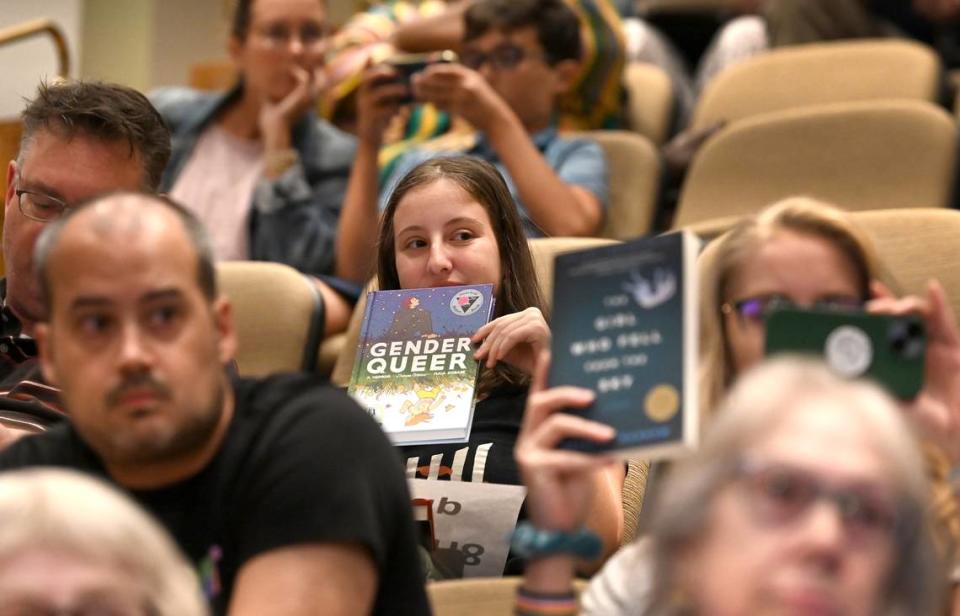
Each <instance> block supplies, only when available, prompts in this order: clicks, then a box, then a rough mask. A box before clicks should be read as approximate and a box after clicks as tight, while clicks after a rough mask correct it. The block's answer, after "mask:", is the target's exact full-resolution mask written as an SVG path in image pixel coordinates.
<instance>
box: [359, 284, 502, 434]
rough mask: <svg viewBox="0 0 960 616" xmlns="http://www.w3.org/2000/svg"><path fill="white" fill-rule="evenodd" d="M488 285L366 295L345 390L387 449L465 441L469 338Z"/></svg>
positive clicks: (487, 301) (481, 316)
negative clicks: (384, 439) (371, 420)
mask: <svg viewBox="0 0 960 616" xmlns="http://www.w3.org/2000/svg"><path fill="white" fill-rule="evenodd" d="M493 303H494V302H493V285H490V284H479V285H466V286H456V287H438V288H435V289H402V290H399V291H373V292H371V293H369V294H367V305H366V308H365V310H364V315H363V325H362V326H361V329H360V342H359V346H358V347H357V358H356V361H355V363H354V365H353V375H352V376H351V378H350V386H349V388H348V391H349V393H350V395H352V396H353V398H354V399H355V400H356V401H357V402H358V403H359V404H360V406H362V407H363V408H364V409H366V410H367V412H368V413H370V415H372V416H373V417H374V418H375V419H376V420H377V421H378V422H379V423H380V425H381V426H382V427H383V430H384V431H385V432H386V433H387V435H388V436H389V437H390V440H392V441H393V442H394V443H395V444H398V445H415V444H425V443H463V442H466V441H468V440H469V439H470V428H471V426H472V424H473V407H474V402H475V400H474V398H475V393H476V384H477V374H478V372H479V365H478V364H477V361H476V360H475V359H474V358H473V352H474V349H473V345H472V343H471V342H470V338H471V336H473V334H474V333H475V332H476V331H477V330H478V329H479V328H480V327H481V326H482V325H484V324H485V323H486V322H487V321H489V320H490V317H491V315H492V314H493Z"/></svg>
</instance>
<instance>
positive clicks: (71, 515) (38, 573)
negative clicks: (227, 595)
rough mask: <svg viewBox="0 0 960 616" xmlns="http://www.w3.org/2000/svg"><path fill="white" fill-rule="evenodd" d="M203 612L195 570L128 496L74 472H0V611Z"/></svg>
mask: <svg viewBox="0 0 960 616" xmlns="http://www.w3.org/2000/svg"><path fill="white" fill-rule="evenodd" d="M207 613H208V612H207V607H206V603H205V601H204V600H203V596H202V593H201V588H200V582H199V581H198V579H197V577H196V575H195V574H194V573H193V570H192V569H191V568H190V566H189V565H188V564H187V562H186V560H185V559H184V558H183V556H182V555H181V554H180V552H179V550H178V549H177V547H176V545H175V544H174V543H173V541H172V540H171V539H170V537H169V536H168V535H167V533H166V531H164V530H163V529H162V528H161V527H160V525H159V524H158V523H157V522H155V521H154V520H153V519H152V518H150V517H149V516H148V515H147V514H146V513H145V512H143V511H142V510H141V509H140V508H139V507H138V506H137V505H136V504H134V503H133V502H132V501H131V500H130V499H128V498H127V497H125V496H123V495H121V494H120V493H119V492H117V491H116V490H115V489H113V488H111V487H109V486H108V485H106V484H104V483H103V482H101V481H99V480H97V479H93V478H91V477H88V476H86V475H82V474H80V473H76V472H73V471H67V470H56V469H31V470H25V471H15V472H7V473H4V474H2V475H0V614H2V615H3V616H8V615H9V616H24V615H30V616H44V615H54V614H57V615H59V614H70V615H76V616H203V615H206V614H207Z"/></svg>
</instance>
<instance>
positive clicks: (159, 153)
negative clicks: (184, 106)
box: [18, 81, 170, 191]
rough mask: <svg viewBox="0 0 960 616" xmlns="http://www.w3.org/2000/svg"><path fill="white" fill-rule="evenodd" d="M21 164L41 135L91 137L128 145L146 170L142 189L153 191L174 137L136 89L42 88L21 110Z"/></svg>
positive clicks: (84, 84)
mask: <svg viewBox="0 0 960 616" xmlns="http://www.w3.org/2000/svg"><path fill="white" fill-rule="evenodd" d="M21 117H22V119H23V138H22V139H21V140H20V158H19V159H18V162H21V161H22V159H23V156H24V153H25V152H26V151H27V149H28V148H29V147H30V142H31V141H32V139H33V137H34V135H36V133H37V131H38V130H48V131H52V132H54V133H55V134H57V135H58V136H63V137H64V138H66V139H73V138H74V137H75V136H77V135H78V134H79V135H84V136H90V137H94V138H97V139H101V140H103V141H126V142H127V144H128V145H129V146H130V156H131V158H132V157H134V156H136V157H138V158H139V159H140V162H141V164H142V165H143V188H144V190H148V191H155V190H156V189H157V186H159V185H160V178H161V177H162V175H163V170H164V169H165V168H166V166H167V161H168V160H169V159H170V131H169V130H168V129H167V125H166V123H165V122H164V121H163V118H162V117H161V116H160V113H159V112H158V111H157V110H156V109H155V108H154V107H153V105H151V104H150V101H149V100H147V97H146V96H144V95H143V94H141V93H139V92H137V91H136V90H134V89H132V88H128V87H126V86H121V85H117V84H112V83H103V82H99V81H68V82H62V83H54V84H47V83H41V84H40V87H39V88H37V95H36V97H34V99H33V100H31V101H30V102H29V103H28V104H27V107H26V109H24V110H23V114H22V116H21Z"/></svg>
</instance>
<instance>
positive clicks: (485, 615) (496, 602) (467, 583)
mask: <svg viewBox="0 0 960 616" xmlns="http://www.w3.org/2000/svg"><path fill="white" fill-rule="evenodd" d="M521 579H522V578H519V577H504V578H475V579H471V580H445V581H443V582H431V583H429V584H427V596H428V597H429V598H430V605H431V607H432V608H433V613H434V616H504V615H505V614H513V607H514V597H515V596H516V592H517V586H519V585H520V582H521ZM573 584H574V590H575V591H577V592H582V591H583V589H584V588H586V585H587V583H586V581H584V580H574V583H573Z"/></svg>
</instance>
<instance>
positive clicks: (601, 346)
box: [549, 231, 699, 459]
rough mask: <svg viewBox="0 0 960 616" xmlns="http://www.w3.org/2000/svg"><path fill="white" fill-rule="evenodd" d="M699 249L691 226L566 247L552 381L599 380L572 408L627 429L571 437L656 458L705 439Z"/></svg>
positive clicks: (581, 445) (557, 281)
mask: <svg viewBox="0 0 960 616" xmlns="http://www.w3.org/2000/svg"><path fill="white" fill-rule="evenodd" d="M698 250H699V240H698V239H697V238H696V236H695V235H693V234H692V233H690V232H689V231H682V232H677V233H671V234H669V235H661V236H651V237H644V238H640V239H637V240H633V241H630V242H625V243H622V244H611V245H606V246H602V247H599V248H591V249H588V250H584V251H578V252H572V253H566V254H561V255H558V256H557V258H556V262H555V265H554V291H553V318H552V331H553V340H552V342H551V356H552V361H551V366H550V375H549V384H550V385H551V386H556V385H576V386H579V387H584V388H587V389H592V390H593V391H594V392H595V393H596V400H595V401H594V403H593V404H592V405H591V406H590V407H589V408H587V409H583V410H579V409H578V410H573V409H571V410H570V412H575V413H578V414H580V415H583V416H584V417H587V418H588V419H592V420H595V421H600V422H603V423H606V424H609V425H611V426H613V427H614V428H616V430H617V437H616V439H615V440H614V441H613V442H611V443H607V444H603V445H597V444H596V443H588V442H584V441H569V442H566V443H564V445H563V446H564V447H568V448H572V449H578V450H583V451H607V450H615V451H617V452H618V453H620V454H622V455H625V456H630V457H635V456H640V457H644V458H648V459H652V458H661V457H669V456H672V455H678V454H680V453H683V452H687V451H690V450H692V448H693V447H695V445H696V440H697V433H698V421H697V417H698V406H697V383H696V378H695V374H696V362H697V337H698V333H697V282H696V258H697V253H698Z"/></svg>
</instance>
